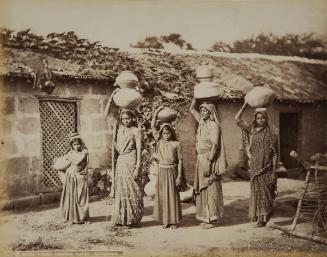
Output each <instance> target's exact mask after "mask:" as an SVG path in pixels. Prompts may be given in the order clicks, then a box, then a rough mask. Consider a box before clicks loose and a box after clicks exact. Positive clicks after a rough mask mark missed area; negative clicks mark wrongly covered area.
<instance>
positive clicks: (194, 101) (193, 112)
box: [190, 98, 201, 122]
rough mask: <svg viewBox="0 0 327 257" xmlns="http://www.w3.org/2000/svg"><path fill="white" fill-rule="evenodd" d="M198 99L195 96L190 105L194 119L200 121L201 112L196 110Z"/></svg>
mask: <svg viewBox="0 0 327 257" xmlns="http://www.w3.org/2000/svg"><path fill="white" fill-rule="evenodd" d="M195 106H196V100H195V98H193V100H192V102H191V106H190V112H191V114H192V115H193V117H194V119H195V120H196V121H197V122H199V121H200V119H201V116H200V113H199V112H198V111H197V110H196V107H195Z"/></svg>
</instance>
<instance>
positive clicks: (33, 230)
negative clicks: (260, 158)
mask: <svg viewBox="0 0 327 257" xmlns="http://www.w3.org/2000/svg"><path fill="white" fill-rule="evenodd" d="M301 186H302V182H301V181H295V180H290V179H279V185H278V187H279V197H278V199H277V200H276V205H275V210H276V211H275V214H274V217H273V219H272V221H273V222H277V223H279V224H285V225H286V224H289V223H290V221H291V219H292V216H293V215H294V213H295V207H296V206H295V205H296V201H294V199H296V198H297V197H298V194H299V192H300V190H299V189H300V187H301ZM248 196H249V184H248V182H227V183H224V201H225V217H224V219H223V220H222V221H221V223H220V224H219V226H217V227H216V228H213V229H208V230H203V229H201V228H200V227H199V222H198V221H196V220H195V207H194V205H193V204H192V203H183V204H182V207H183V220H182V223H181V224H180V227H179V228H178V229H177V230H172V229H162V228H161V224H158V223H157V222H156V221H154V220H153V219H152V217H151V214H152V207H153V202H152V201H151V200H150V199H148V198H145V199H144V200H145V213H144V218H143V220H142V223H141V224H140V226H139V227H137V228H134V229H126V228H115V227H112V226H111V225H110V222H109V221H110V213H111V208H112V206H111V205H109V204H108V203H107V202H106V201H95V202H92V203H90V214H91V217H92V220H91V221H92V223H91V224H84V225H73V226H68V225H66V224H62V223H59V222H58V219H57V215H58V203H56V204H52V205H45V206H41V207H39V208H35V209H32V210H21V211H15V212H13V213H10V214H9V215H8V216H2V217H1V223H2V226H5V227H7V228H8V229H9V230H10V231H8V233H7V234H6V237H7V239H9V240H10V242H9V243H8V244H9V245H8V246H9V248H10V249H14V250H49V249H52V250H59V249H64V250H121V251H124V252H125V253H126V252H127V253H131V254H133V253H136V252H137V253H139V252H144V253H150V254H151V253H153V254H155V253H156V254H158V253H166V254H168V253H170V254H178V255H185V256H190V255H191V253H206V252H208V251H209V252H210V251H214V250H219V249H225V250H226V249H227V250H235V251H242V250H248V249H250V250H264V251H275V250H279V251H290V250H301V251H304V250H308V251H310V252H311V251H326V250H327V247H325V246H323V245H320V244H317V243H314V242H310V241H306V240H302V239H298V238H289V237H287V236H285V235H283V234H282V233H281V232H280V231H278V230H271V229H269V228H257V227H255V224H254V223H249V221H248V218H247V206H248ZM292 199H293V201H290V200H292ZM299 229H302V230H303V229H310V227H309V226H307V225H305V224H300V225H299ZM2 237H4V235H2Z"/></svg>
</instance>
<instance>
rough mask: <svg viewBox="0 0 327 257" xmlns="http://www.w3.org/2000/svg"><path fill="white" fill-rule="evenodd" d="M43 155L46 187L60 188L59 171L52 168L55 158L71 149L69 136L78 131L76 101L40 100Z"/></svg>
mask: <svg viewBox="0 0 327 257" xmlns="http://www.w3.org/2000/svg"><path fill="white" fill-rule="evenodd" d="M40 116H41V129H42V155H43V169H42V172H43V174H44V176H43V177H44V179H43V185H44V186H45V187H46V188H60V187H61V186H62V183H61V181H60V179H59V176H58V172H57V171H55V170H53V169H52V164H53V159H54V158H55V157H59V156H62V155H64V154H66V153H67V152H68V150H69V144H68V142H67V136H68V135H69V134H70V133H72V132H76V131H77V104H76V102H66V101H52V100H40Z"/></svg>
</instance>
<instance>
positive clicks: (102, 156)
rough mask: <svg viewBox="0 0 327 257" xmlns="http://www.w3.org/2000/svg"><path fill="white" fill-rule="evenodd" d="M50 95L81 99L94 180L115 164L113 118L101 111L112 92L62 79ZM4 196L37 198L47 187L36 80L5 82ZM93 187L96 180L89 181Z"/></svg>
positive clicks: (82, 127)
mask: <svg viewBox="0 0 327 257" xmlns="http://www.w3.org/2000/svg"><path fill="white" fill-rule="evenodd" d="M55 84H56V88H55V90H54V92H53V93H52V94H51V96H58V97H62V98H65V97H81V100H80V112H79V117H78V118H79V121H80V131H79V132H80V133H81V135H82V137H83V139H84V140H85V142H86V146H87V147H88V149H89V152H90V164H89V168H90V172H89V174H90V176H91V175H92V170H93V169H95V168H103V167H107V166H108V165H109V163H110V156H111V155H110V147H111V130H110V128H109V125H110V118H109V119H108V118H104V117H103V115H102V112H103V110H104V108H105V104H106V102H107V99H108V95H109V94H110V92H111V91H112V87H111V86H110V85H104V84H101V83H96V82H90V81H89V82H87V81H83V82H78V81H75V80H71V81H67V80H58V81H56V82H55ZM1 85H2V86H1V95H0V96H1V115H2V117H1V121H2V122H1V130H0V135H1V156H0V159H1V167H2V172H1V183H2V184H1V187H0V188H1V189H0V190H1V192H0V195H2V196H4V197H6V198H14V197H20V196H27V195H33V194H38V193H40V192H43V191H46V189H45V188H44V187H43V182H42V179H43V175H42V149H41V144H42V142H41V140H42V139H41V125H40V112H39V99H38V98H37V97H36V96H38V95H43V96H44V95H45V94H43V93H42V92H41V91H40V90H39V89H33V85H32V82H31V81H26V80H25V79H12V78H6V79H2V81H1ZM89 181H90V182H91V180H89Z"/></svg>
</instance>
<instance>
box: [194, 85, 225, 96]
mask: <svg viewBox="0 0 327 257" xmlns="http://www.w3.org/2000/svg"><path fill="white" fill-rule="evenodd" d="M220 94H221V89H220V88H219V84H217V83H216V82H212V81H207V82H201V83H199V84H198V85H196V86H195V87H194V98H197V99H199V98H211V97H215V96H219V95H220Z"/></svg>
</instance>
